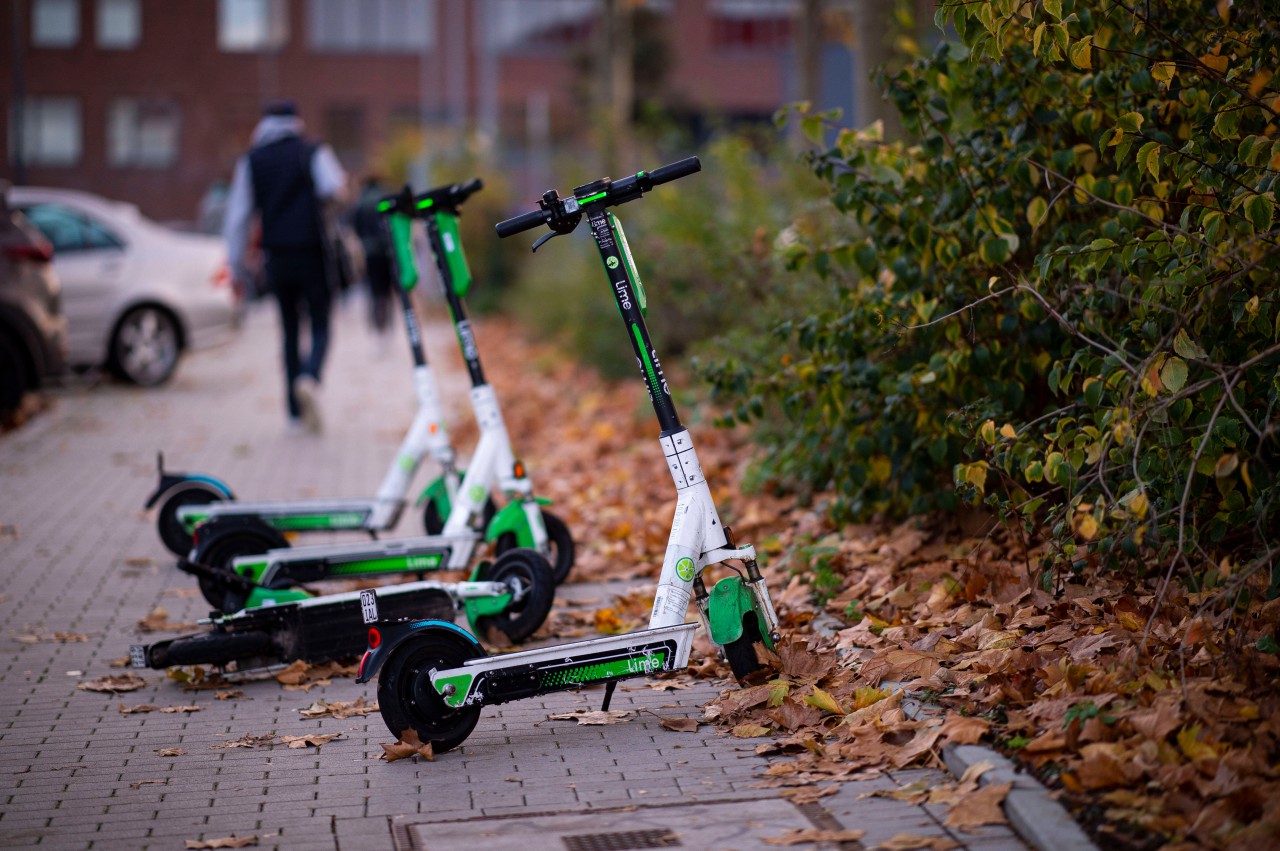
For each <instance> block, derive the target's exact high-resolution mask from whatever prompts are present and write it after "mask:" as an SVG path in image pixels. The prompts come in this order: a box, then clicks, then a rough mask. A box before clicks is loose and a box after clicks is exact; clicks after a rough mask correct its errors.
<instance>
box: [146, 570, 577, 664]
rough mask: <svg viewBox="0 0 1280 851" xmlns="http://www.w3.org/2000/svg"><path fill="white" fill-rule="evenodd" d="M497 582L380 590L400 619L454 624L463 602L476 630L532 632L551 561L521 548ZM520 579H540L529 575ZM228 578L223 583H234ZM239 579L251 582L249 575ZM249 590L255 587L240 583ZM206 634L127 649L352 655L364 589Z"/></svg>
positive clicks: (289, 605)
mask: <svg viewBox="0 0 1280 851" xmlns="http://www.w3.org/2000/svg"><path fill="white" fill-rule="evenodd" d="M489 573H490V575H493V576H502V577H504V578H503V579H497V580H492V581H476V582H456V583H450V584H446V583H442V582H436V581H434V580H430V579H427V580H420V581H418V582H407V583H404V584H402V585H391V586H388V587H386V588H383V589H382V599H383V601H384V604H385V605H386V606H387V607H388V608H389V609H390V610H391V611H392V612H394V613H395V615H396V616H399V617H415V618H422V617H430V618H439V619H440V620H441V621H449V622H451V621H452V620H453V617H454V612H455V607H456V606H457V605H458V602H457V601H459V600H461V601H462V604H463V606H464V608H465V610H466V612H467V617H468V620H469V622H470V624H471V628H472V629H473V630H475V631H477V633H478V634H480V635H486V636H487V635H489V634H490V632H489V630H490V629H497V630H498V631H500V632H503V633H504V634H506V635H507V637H508V638H509V639H510V640H512V641H521V640H523V639H524V638H527V637H528V636H529V635H530V634H532V633H533V631H534V630H536V629H537V628H538V626H540V625H541V624H542V622H543V621H544V620H545V619H546V617H547V614H548V613H549V612H550V611H551V602H552V596H553V594H554V585H553V584H552V582H551V578H550V576H549V573H550V569H549V568H548V567H547V563H546V560H545V559H544V558H543V557H542V556H541V555H539V554H538V553H537V552H535V551H533V550H527V549H522V548H516V549H513V550H508V551H507V552H505V553H503V554H502V555H500V556H499V557H498V560H497V562H496V563H495V564H494V565H493V566H492V568H490V569H489ZM521 577H537V579H535V580H534V581H531V582H529V581H525V580H524V579H523V578H521ZM234 579H235V578H231V579H230V580H228V578H227V577H222V581H224V582H226V581H234ZM241 581H242V582H243V583H245V584H246V585H249V584H251V583H249V581H248V580H244V579H242V578H241ZM242 590H243V592H244V593H248V591H249V590H250V589H248V588H245V589H242ZM208 623H209V624H210V629H209V630H208V631H207V632H202V633H197V634H195V635H184V636H181V637H179V638H172V639H168V640H166V641H160V642H157V643H155V644H149V645H148V644H135V645H133V646H131V647H130V648H129V659H130V663H131V664H132V665H133V667H135V668H168V667H170V666H171V665H216V666H222V667H225V666H227V665H230V664H232V663H234V664H235V667H236V669H237V670H246V669H249V668H258V667H263V666H266V665H273V664H280V663H287V662H294V661H297V660H299V659H301V660H303V661H306V662H327V661H332V660H337V659H342V658H354V657H355V656H357V655H359V654H360V653H361V651H363V650H364V649H365V647H366V633H365V628H364V626H363V623H362V618H361V609H360V599H359V592H356V591H351V592H348V593H343V594H328V595H325V596H322V597H310V598H307V599H291V600H288V601H283V602H280V603H278V604H275V605H262V606H259V607H258V608H252V609H244V610H242V611H239V612H236V613H234V614H229V615H222V616H218V617H214V618H211V619H210V620H209V621H208Z"/></svg>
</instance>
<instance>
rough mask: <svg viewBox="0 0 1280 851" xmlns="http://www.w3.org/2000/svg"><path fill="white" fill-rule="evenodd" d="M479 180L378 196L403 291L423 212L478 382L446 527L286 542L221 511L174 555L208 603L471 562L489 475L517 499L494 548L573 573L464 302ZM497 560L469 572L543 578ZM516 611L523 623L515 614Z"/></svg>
mask: <svg viewBox="0 0 1280 851" xmlns="http://www.w3.org/2000/svg"><path fill="white" fill-rule="evenodd" d="M479 188H480V181H478V180H473V181H471V182H470V183H467V184H464V185H453V186H446V187H441V188H438V189H434V190H432V191H430V192H427V193H425V194H423V195H419V196H417V197H416V198H415V197H414V196H413V195H412V194H411V193H410V192H409V191H408V190H407V189H406V190H405V191H404V192H402V193H401V194H400V195H398V196H394V197H392V198H388V199H385V200H384V201H383V202H382V203H381V204H380V205H379V209H380V211H381V212H382V213H383V214H385V215H386V216H387V217H388V223H389V227H390V228H391V232H392V236H393V243H394V245H395V246H396V255H397V263H396V265H397V266H398V268H399V270H400V273H399V274H400V276H401V281H402V282H403V283H404V285H405V286H404V287H402V292H403V291H404V290H405V289H406V288H408V287H412V286H413V285H414V283H415V282H416V281H417V271H416V265H415V264H414V258H413V251H412V245H411V240H410V226H411V222H412V218H411V217H413V216H417V217H421V218H424V219H425V220H426V226H427V236H428V241H429V242H430V244H431V247H432V249H433V250H434V252H435V256H436V262H437V266H438V269H439V272H440V278H441V282H442V285H443V287H444V291H445V301H446V303H447V304H448V305H449V310H450V315H451V317H452V319H453V323H454V327H455V329H456V331H457V338H458V341H459V346H460V348H461V349H462V353H463V357H464V358H465V360H466V363H467V370H468V373H469V375H470V378H471V383H472V387H471V402H472V406H473V407H474V409H475V413H476V419H477V421H478V423H479V426H480V440H479V443H478V444H477V446H476V450H475V453H474V455H473V456H472V458H471V462H470V464H468V468H467V472H466V475H465V476H463V479H462V482H461V484H460V486H459V487H458V489H457V490H456V492H454V493H452V494H450V495H449V505H450V507H451V510H450V512H449V514H448V519H447V521H446V522H445V524H444V528H443V530H442V531H441V532H440V533H439V534H436V535H430V536H426V537H414V538H403V539H391V540H375V541H371V542H364V541H361V542H356V543H343V544H326V545H320V546H309V547H298V548H290V547H289V545H288V542H287V541H286V540H285V539H284V538H283V536H282V535H281V533H280V532H279V531H278V530H276V529H274V528H272V527H270V526H269V525H268V524H267V522H266V521H265V520H264V519H263V518H261V517H258V516H254V515H249V516H238V515H226V514H216V515H215V516H213V517H211V518H210V519H209V520H207V521H205V522H204V523H202V524H200V525H199V526H198V527H197V528H196V534H195V546H194V547H193V549H192V552H191V556H190V557H189V558H184V559H179V562H178V566H179V567H180V568H181V569H183V570H186V571H187V572H190V573H194V574H196V575H197V577H198V579H199V582H200V587H201V590H202V592H203V593H204V595H205V598H206V600H208V602H209V603H210V605H212V606H214V607H215V608H218V609H219V610H221V611H223V612H233V611H238V610H239V609H241V608H244V607H246V606H248V607H252V606H256V605H261V602H262V601H263V600H265V599H271V600H273V601H275V602H277V603H278V602H281V601H282V600H288V599H291V598H290V596H289V594H290V593H296V594H299V595H302V594H305V592H296V591H292V590H291V589H292V588H293V587H294V586H297V585H299V584H302V583H308V582H318V581H321V580H325V579H344V578H352V577H360V576H370V575H374V574H388V573H416V574H422V573H424V572H426V571H432V570H441V569H450V570H462V569H466V568H468V567H469V566H470V565H471V560H472V557H473V555H474V554H475V551H476V548H477V546H478V545H479V543H480V541H481V536H482V533H481V531H480V530H479V528H477V527H478V525H479V523H481V522H484V519H483V518H484V515H485V506H486V505H489V504H491V503H490V501H489V490H488V486H489V482H492V481H496V482H497V484H498V486H499V488H501V490H502V491H503V492H504V493H505V494H506V495H507V497H509V498H510V499H511V502H510V503H509V504H508V505H507V506H506V507H504V508H503V509H502V510H501V511H498V512H497V513H496V514H494V515H492V516H491V517H490V518H489V519H488V521H487V529H486V531H485V532H484V533H483V535H484V538H485V539H487V540H489V541H492V542H494V545H495V551H496V553H497V554H498V555H501V554H502V553H504V552H506V551H508V550H510V549H512V548H514V547H525V548H529V549H534V550H537V551H539V552H542V553H545V554H548V555H549V556H551V557H552V558H554V559H555V562H554V567H553V568H552V569H551V574H550V581H551V582H552V584H553V585H554V584H555V581H556V578H557V577H560V578H563V577H564V576H565V575H566V574H567V573H568V571H569V569H570V567H571V566H572V564H573V559H574V544H573V538H572V537H571V536H570V534H569V530H568V528H567V527H566V526H565V525H564V523H563V522H561V521H560V520H559V518H557V517H555V515H553V514H551V513H549V512H547V511H544V510H543V509H542V508H541V506H540V502H539V500H537V499H535V498H534V496H533V486H532V483H531V482H530V480H529V478H528V477H527V476H526V475H525V472H524V465H523V464H521V463H520V462H519V461H516V460H515V458H514V456H513V454H512V451H511V441H510V438H509V437H508V434H507V429H506V425H505V423H504V422H503V419H502V412H501V411H500V409H499V408H498V401H497V397H496V396H495V394H494V391H493V388H492V387H491V386H490V385H489V384H488V383H487V382H486V381H485V377H484V371H483V369H482V368H481V365H480V358H479V353H478V351H477V349H476V345H475V336H474V334H473V332H472V330H471V325H470V322H469V321H468V320H467V317H466V312H465V307H464V306H463V303H462V296H463V295H464V294H465V293H466V291H467V288H468V285H469V282H470V273H469V272H468V271H467V267H466V260H465V258H464V257H463V256H462V248H461V242H460V241H459V239H458V234H457V217H458V207H459V206H460V205H461V204H462V202H463V201H465V200H466V198H467V197H469V196H470V195H471V194H472V193H474V192H475V191H477V190H478V189H479ZM406 301H407V299H406ZM405 318H406V321H407V322H408V323H409V327H410V336H411V337H412V338H413V339H414V340H415V350H416V351H419V352H420V351H421V345H420V343H417V342H416V341H417V333H416V323H414V321H413V311H412V307H410V306H408V305H407V304H406V307H405ZM433 504H434V503H433ZM235 505H236V504H235V503H226V504H215V505H211V506H208V508H210V509H216V510H218V511H222V509H224V508H226V509H228V510H231V509H234V507H235ZM183 510H185V509H183ZM180 513H181V510H180ZM519 564H521V565H524V564H527V562H523V561H522V562H520V563H519ZM500 565H501V562H499V564H497V565H495V566H494V567H493V568H492V569H491V571H490V572H489V573H487V574H485V575H479V574H475V575H473V577H472V578H473V579H474V580H482V579H483V580H494V581H503V580H506V579H508V578H511V579H514V580H518V581H522V582H525V583H529V584H534V585H537V584H539V583H540V582H541V581H542V578H541V577H540V576H535V575H532V574H530V573H529V572H528V571H527V570H525V569H524V568H519V569H517V568H512V570H516V571H517V573H513V574H511V575H510V576H508V574H506V573H503V572H501V569H500ZM517 574H518V575H517ZM228 575H233V576H235V577H241V578H245V579H248V580H250V581H251V582H252V583H253V586H252V589H251V590H250V591H249V593H248V594H247V595H246V594H245V593H244V590H243V589H244V586H243V584H242V583H240V582H238V581H233V582H230V583H228V582H220V581H219V579H220V577H225V576H228ZM419 578H421V576H419ZM469 605H473V606H474V605H475V603H474V602H472V603H470V604H469ZM544 616H545V615H544ZM516 620H520V621H521V622H522V623H523V621H522V619H521V618H519V617H516ZM539 625H541V620H538V622H537V623H535V624H533V625H532V628H528V627H527V626H517V625H514V624H513V625H512V627H511V629H510V630H508V631H507V633H508V636H509V637H511V638H512V640H520V638H519V637H517V636H518V635H519V634H520V633H522V632H524V631H525V630H526V629H527V630H528V632H529V633H531V632H532V631H533V630H534V629H537V627H538V626H539Z"/></svg>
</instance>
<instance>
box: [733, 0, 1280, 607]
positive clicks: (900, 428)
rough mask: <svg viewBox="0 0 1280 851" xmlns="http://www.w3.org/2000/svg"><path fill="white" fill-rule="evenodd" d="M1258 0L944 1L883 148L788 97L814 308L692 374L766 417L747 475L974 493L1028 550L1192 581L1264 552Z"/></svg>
mask: <svg viewBox="0 0 1280 851" xmlns="http://www.w3.org/2000/svg"><path fill="white" fill-rule="evenodd" d="M1264 5H1265V4H1249V3H1245V4H1237V5H1236V6H1235V7H1232V6H1230V5H1229V4H1225V3H1223V4H1218V5H1217V6H1216V7H1214V6H1213V5H1212V4H1208V5H1206V4H1204V3H1200V2H1192V0H1167V2H1164V3H1158V4H1130V3H1128V2H1107V1H1106V0H1100V2H1094V3H1084V2H1074V3H1073V2H1072V0H1037V2H1016V0H997V2H989V0H980V2H961V0H944V2H943V3H942V4H941V6H940V9H939V11H938V22H939V23H940V24H944V25H951V26H953V27H954V29H955V32H956V33H957V34H958V35H959V37H960V39H961V42H962V43H957V42H954V41H952V42H946V43H944V44H942V45H941V46H940V47H939V48H938V50H937V51H936V52H935V53H934V54H933V55H932V56H931V57H930V58H928V59H923V60H921V61H919V62H917V63H916V64H914V65H913V66H912V67H910V68H908V69H907V70H905V71H904V72H902V73H900V74H898V75H896V76H895V77H894V78H892V80H890V81H888V85H889V93H890V95H891V97H892V99H893V101H894V103H895V104H896V105H897V107H898V109H899V111H900V112H901V114H902V117H903V124H904V126H905V128H906V129H907V133H908V134H909V136H910V141H908V142H895V143H886V142H884V141H882V140H881V139H880V138H879V137H878V135H877V134H876V133H875V132H873V131H864V132H852V131H848V130H846V131H843V132H840V133H839V134H838V137H836V141H835V144H834V146H832V147H829V148H828V147H826V146H825V144H824V141H823V139H824V132H826V133H829V132H830V131H829V130H826V128H825V127H824V125H823V122H822V118H821V117H820V116H809V117H808V118H806V119H805V126H806V129H807V130H808V132H809V133H810V135H811V138H812V139H813V141H814V144H815V145H818V146H819V148H818V149H816V150H815V151H813V153H812V154H811V155H810V157H809V162H810V164H811V165H812V167H813V168H814V170H815V172H816V173H817V174H819V175H820V176H821V177H822V178H823V179H824V180H825V181H826V183H827V186H828V191H829V195H830V199H831V202H832V204H833V205H834V207H835V210H836V211H837V212H836V215H837V216H838V217H839V218H840V219H842V220H843V221H845V222H849V223H854V224H856V226H857V227H858V228H860V229H861V233H862V235H861V236H858V237H855V238H852V239H848V240H835V241H831V242H828V243H825V244H813V245H811V246H810V247H809V250H808V251H807V252H805V253H804V254H803V256H802V257H800V258H798V259H799V260H800V261H802V262H801V263H800V265H804V266H805V268H804V269H803V270H802V272H803V273H805V274H808V273H817V274H818V275H819V276H821V277H822V278H823V279H825V280H827V281H828V282H830V285H831V290H832V291H833V292H835V293H837V294H838V298H837V301H836V303H835V304H834V305H828V306H825V307H824V306H819V307H818V308H816V309H815V308H812V307H810V306H809V305H804V304H796V305H795V306H794V307H793V309H792V310H790V311H789V312H787V313H785V314H782V315H781V316H782V318H783V321H781V322H780V323H779V325H778V327H779V331H780V333H781V334H782V335H783V338H782V340H781V341H780V344H779V346H777V347H773V348H770V347H765V346H762V347H759V348H758V349H757V350H756V351H755V352H754V354H749V355H744V353H743V352H742V351H740V350H735V351H734V352H733V355H732V358H733V362H732V364H731V365H730V364H729V357H727V356H726V357H724V358H722V359H721V362H720V364H719V365H718V367H717V368H716V369H713V370H711V376H712V378H713V380H714V381H715V382H716V389H717V391H718V392H719V393H720V394H721V395H722V397H724V398H727V399H730V400H733V401H734V402H736V403H738V404H739V405H742V404H745V403H752V404H754V406H755V408H756V410H757V411H760V410H764V411H769V412H777V413H778V414H780V415H781V416H782V417H783V418H784V420H785V422H786V424H787V426H789V427H788V428H779V426H778V423H777V422H771V423H768V424H767V428H766V431H765V438H766V440H767V441H768V442H769V451H768V452H767V453H766V460H765V466H766V470H767V471H768V472H771V473H772V474H774V475H777V476H779V477H782V478H784V479H789V480H791V481H792V482H793V483H800V484H805V485H807V486H809V487H821V488H827V487H831V488H834V490H835V491H836V492H837V494H838V496H839V504H838V505H837V506H835V510H836V513H837V515H838V516H841V517H854V516H864V515H868V514H874V513H892V514H903V513H909V512H921V511H926V510H930V509H935V508H949V507H953V506H956V505H958V504H960V503H961V502H973V501H977V500H984V499H985V500H986V501H987V502H988V504H991V505H994V506H996V507H997V508H999V509H1000V510H1001V511H1003V512H1004V513H1005V515H1006V517H1009V518H1016V519H1018V521H1019V522H1020V523H1022V524H1025V526H1026V527H1027V528H1028V529H1031V528H1033V527H1034V526H1036V525H1041V527H1042V528H1043V529H1044V530H1046V531H1048V532H1049V534H1050V535H1051V537H1052V539H1053V541H1054V542H1055V543H1054V548H1053V550H1052V554H1051V556H1050V559H1049V561H1050V565H1049V566H1051V567H1054V568H1062V567H1071V568H1075V569H1079V568H1081V567H1083V566H1084V565H1085V564H1086V563H1090V562H1101V563H1104V564H1121V563H1125V562H1126V561H1128V562H1129V563H1136V564H1139V565H1141V564H1149V563H1151V560H1152V557H1153V556H1154V559H1155V562H1156V563H1158V564H1159V565H1160V566H1161V569H1162V570H1163V569H1164V568H1166V567H1167V568H1169V569H1171V570H1172V569H1173V568H1175V567H1178V566H1180V565H1187V564H1190V565H1192V566H1193V571H1192V572H1191V573H1189V574H1187V575H1190V576H1193V577H1194V578H1195V579H1196V580H1197V581H1200V582H1204V583H1206V584H1213V583H1214V582H1218V581H1222V580H1223V579H1224V578H1225V577H1226V576H1227V574H1234V575H1236V576H1239V575H1241V574H1242V571H1241V566H1242V565H1244V564H1246V563H1248V564H1251V565H1253V566H1255V567H1257V566H1260V565H1263V564H1267V563H1269V561H1270V560H1274V558H1275V555H1276V553H1277V552H1278V550H1277V547H1280V541H1277V540H1276V538H1275V535H1276V530H1277V529H1280V522H1278V521H1280V512H1278V511H1277V507H1276V497H1277V496H1278V495H1280V493H1278V489H1277V485H1276V478H1275V468H1276V459H1277V455H1278V453H1280V447H1278V446H1277V426H1278V423H1280V421H1278V419H1277V416H1278V413H1280V412H1278V411H1277V402H1280V372H1278V371H1277V366H1278V364H1280V344H1278V343H1277V339H1278V338H1280V310H1278V309H1277V304H1276V295H1275V294H1276V280H1277V277H1276V276H1277V272H1278V271H1280V233H1278V232H1277V230H1276V214H1275V208H1276V205H1275V190H1276V178H1277V174H1280V143H1277V141H1276V140H1277V113H1278V112H1280V95H1278V94H1277V88H1276V85H1275V84H1276V83H1277V82H1280V79H1273V78H1272V73H1273V72H1274V71H1275V70H1276V68H1277V67H1278V65H1280V62H1278V60H1280V30H1278V27H1277V19H1276V18H1275V17H1274V16H1271V17H1268V16H1267V15H1266V14H1265V13H1264V12H1263V11H1262V7H1263V6H1264ZM779 348H782V349H784V350H787V351H789V352H791V353H792V357H791V358H790V359H789V360H784V361H783V362H779V360H778V357H777V354H778V350H779ZM749 407H750V405H748V408H749ZM1051 573H1052V571H1050V572H1046V574H1045V576H1046V577H1047V578H1048V577H1050V575H1051Z"/></svg>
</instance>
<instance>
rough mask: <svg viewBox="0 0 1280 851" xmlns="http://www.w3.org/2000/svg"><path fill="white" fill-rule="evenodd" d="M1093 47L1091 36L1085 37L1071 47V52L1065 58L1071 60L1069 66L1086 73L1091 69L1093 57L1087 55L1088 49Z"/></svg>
mask: <svg viewBox="0 0 1280 851" xmlns="http://www.w3.org/2000/svg"><path fill="white" fill-rule="evenodd" d="M1092 46H1093V36H1091V35H1087V36H1085V37H1084V38H1082V39H1080V40H1079V41H1077V42H1076V43H1075V44H1073V45H1071V50H1070V51H1069V52H1068V54H1067V56H1068V57H1069V58H1070V59H1071V64H1072V65H1074V66H1076V67H1077V68H1079V69H1080V70H1081V71H1088V70H1089V69H1090V68H1092V67H1093V57H1092V55H1091V54H1090V53H1089V49H1090V48H1091V47H1092Z"/></svg>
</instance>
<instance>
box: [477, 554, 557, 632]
mask: <svg viewBox="0 0 1280 851" xmlns="http://www.w3.org/2000/svg"><path fill="white" fill-rule="evenodd" d="M480 578H481V580H483V581H485V582H503V583H506V585H507V586H508V587H509V588H511V591H512V595H513V597H519V598H520V599H518V600H517V599H512V601H511V604H510V605H508V606H507V608H506V610H505V611H504V612H502V613H501V614H497V615H488V616H486V617H482V618H476V629H477V630H479V632H480V635H481V636H486V635H488V634H489V630H490V629H496V630H498V631H499V632H501V633H502V634H503V635H505V636H506V637H507V638H508V639H510V640H511V641H513V642H515V643H517V644H519V643H520V642H522V641H524V640H525V639H526V638H528V637H529V636H531V635H533V634H534V633H535V632H537V631H538V627H540V626H542V624H543V622H544V621H545V620H546V619H547V615H549V614H550V613H551V604H552V602H553V601H554V599H555V593H556V584H555V580H553V579H552V578H551V565H550V564H548V563H547V560H546V559H545V558H543V557H542V554H541V553H539V552H537V551H536V550H530V549H523V548H520V549H514V550H507V551H506V552H505V553H503V554H502V555H500V556H498V560H497V561H496V562H494V563H493V565H492V566H490V567H489V568H487V569H486V570H484V571H483V572H482V573H481V576H480Z"/></svg>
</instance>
